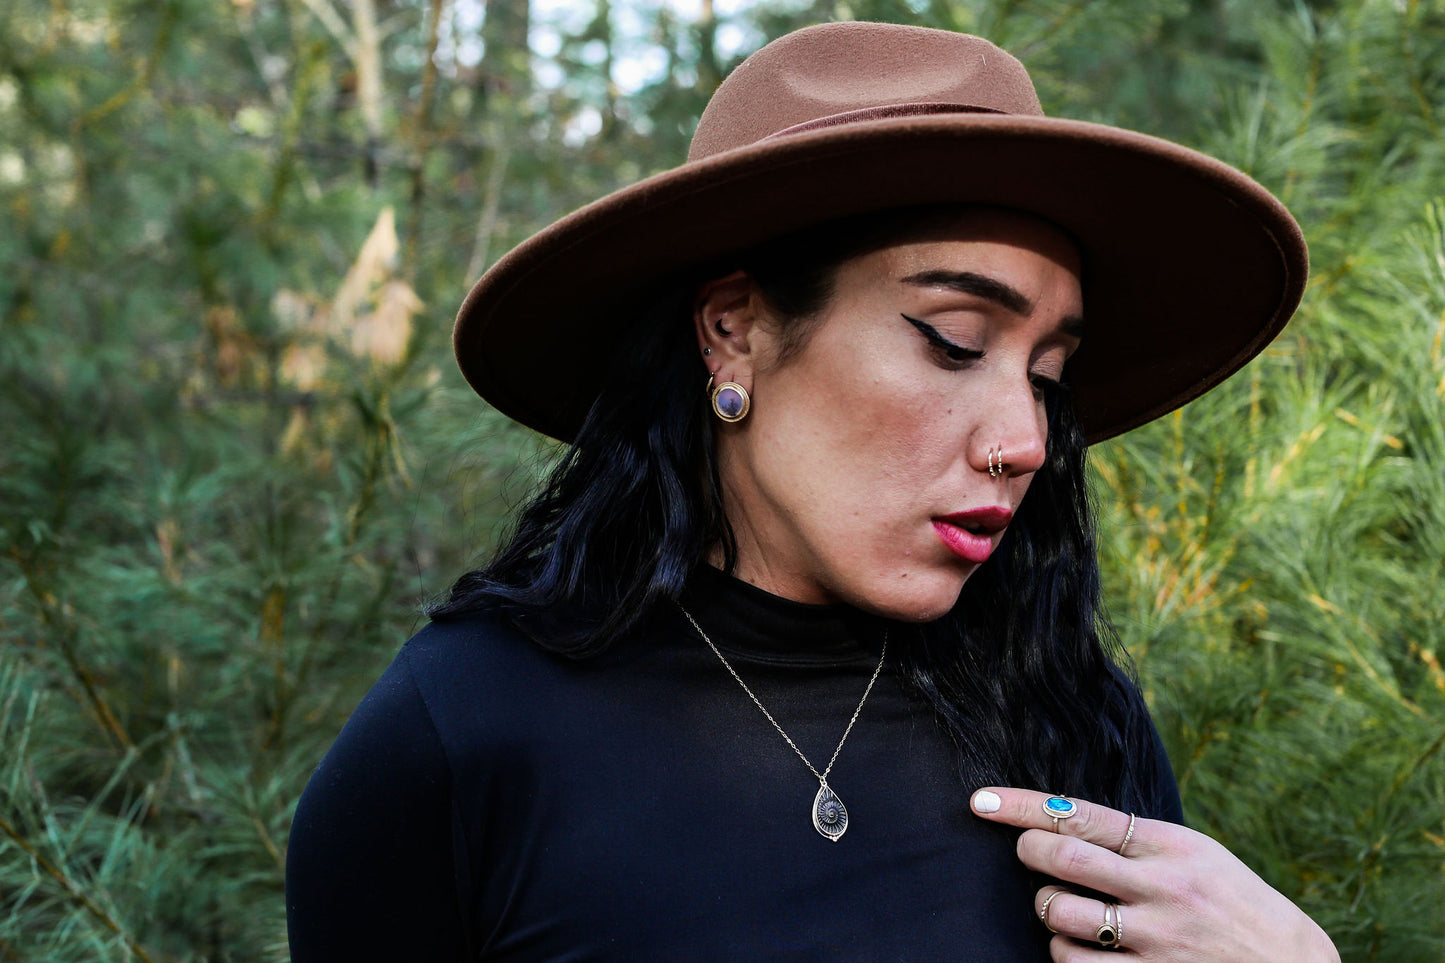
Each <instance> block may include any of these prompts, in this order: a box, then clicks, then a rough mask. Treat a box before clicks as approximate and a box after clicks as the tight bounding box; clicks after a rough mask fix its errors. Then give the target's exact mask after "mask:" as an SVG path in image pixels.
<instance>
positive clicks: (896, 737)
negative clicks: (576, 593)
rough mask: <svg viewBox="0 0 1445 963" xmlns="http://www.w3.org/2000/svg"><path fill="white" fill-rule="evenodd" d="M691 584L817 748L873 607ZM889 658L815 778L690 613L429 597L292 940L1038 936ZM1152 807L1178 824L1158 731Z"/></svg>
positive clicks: (373, 699)
mask: <svg viewBox="0 0 1445 963" xmlns="http://www.w3.org/2000/svg"><path fill="white" fill-rule="evenodd" d="M684 603H685V604H686V605H687V606H688V608H689V610H690V611H691V612H692V614H693V615H694V616H695V617H696V618H697V620H698V622H699V623H700V624H701V625H702V626H703V627H704V629H705V630H706V631H707V632H708V634H709V635H710V636H711V637H712V639H713V641H714V642H715V643H716V644H717V645H718V646H719V648H720V649H722V651H723V652H724V653H725V654H726V656H727V658H728V659H729V661H730V662H732V664H733V666H734V667H735V668H736V669H737V671H738V673H739V674H740V675H741V676H742V678H743V679H744V680H746V681H747V683H748V685H749V686H750V687H751V688H752V689H753V691H754V692H755V693H756V694H757V697H758V698H759V699H760V700H761V701H762V703H763V705H765V706H767V707H768V709H769V711H770V712H772V714H773V716H774V717H775V718H776V719H777V721H778V723H779V724H780V725H781V726H782V727H783V728H784V729H785V730H786V731H787V733H788V734H789V735H790V736H791V737H792V738H793V740H794V741H795V742H796V743H797V745H798V747H799V749H801V751H802V752H803V753H804V754H805V755H806V756H807V757H808V759H809V760H810V761H812V763H813V764H814V765H815V766H816V767H817V768H818V769H819V770H820V771H821V770H822V769H823V767H824V766H825V765H826V764H827V761H828V758H829V756H830V755H831V754H832V752H833V749H834V747H835V746H836V745H837V743H838V739H839V738H840V736H842V734H843V730H844V728H845V726H846V725H847V723H848V720H849V718H850V716H851V715H852V713H853V710H854V707H855V706H856V705H857V703H858V699H859V697H860V696H861V695H862V694H863V690H864V687H865V686H866V685H867V683H868V679H869V677H870V675H871V674H872V672H873V670H874V667H875V666H876V665H877V663H878V654H879V643H880V639H879V636H878V633H877V631H876V626H877V623H876V622H873V621H872V620H868V619H865V618H862V617H859V616H858V615H857V613H855V612H853V611H852V610H849V609H847V608H846V607H843V606H808V605H800V604H798V603H794V602H790V601H787V600H784V599H780V598H777V597H775V596H772V595H769V594H767V593H765V592H762V591H761V590H758V589H756V588H754V587H752V586H750V585H747V584H746V583H743V582H740V581H737V580H734V579H730V578H728V577H726V576H723V575H721V574H720V573H716V572H713V571H711V570H706V571H704V572H702V573H699V575H698V576H697V577H696V578H695V579H694V580H693V582H692V584H690V586H689V589H688V592H687V594H686V595H685V596H684ZM890 668H891V667H890V666H889V665H887V664H885V665H884V667H883V670H882V674H881V675H880V677H879V679H878V682H877V684H876V685H875V687H874V690H873V693H872V695H871V696H870V697H869V699H868V701H867V703H866V704H865V705H864V707H863V710H862V712H861V714H860V715H859V718H858V722H857V724H856V725H855V726H854V728H853V731H852V734H851V735H850V736H849V737H848V740H847V742H846V744H845V745H844V746H843V749H842V752H841V753H840V754H839V756H838V760H837V763H836V765H835V766H834V768H833V771H832V774H831V775H830V776H829V779H828V782H829V785H830V786H831V787H832V788H833V789H834V791H835V792H836V793H837V794H838V796H839V797H840V798H841V799H842V801H843V803H844V804H845V805H846V807H847V810H848V815H849V822H848V829H847V832H846V834H845V835H844V836H843V837H842V839H840V840H839V841H837V842H830V841H829V840H828V839H825V838H824V837H823V836H822V835H820V834H819V833H818V831H817V830H816V829H815V828H814V826H813V823H812V818H811V812H812V803H813V797H814V795H815V793H816V792H817V790H818V780H817V779H816V778H815V777H814V776H813V775H812V773H810V772H809V771H808V769H807V767H806V766H804V764H803V763H802V761H800V760H799V759H798V757H797V756H796V755H795V754H794V753H793V751H792V750H791V749H790V748H789V747H788V746H787V744H786V743H785V742H784V741H783V739H782V737H781V736H780V735H779V734H778V732H777V731H776V730H775V729H774V728H773V726H772V725H770V724H769V723H768V721H767V719H766V718H764V716H763V714H762V713H761V712H759V711H758V709H757V707H756V706H755V705H753V703H752V701H751V700H750V699H749V698H748V696H747V695H746V694H745V693H744V692H743V690H742V689H741V688H740V687H739V686H738V685H737V683H736V682H735V681H734V680H733V679H732V678H731V677H730V676H729V675H728V673H727V671H726V670H725V669H724V668H723V666H722V664H721V663H720V661H719V660H718V658H717V657H716V656H715V655H714V654H713V653H712V652H711V651H710V650H709V649H708V648H707V646H706V645H705V644H704V643H703V642H702V641H701V639H700V638H699V637H698V635H697V633H696V632H695V631H694V630H693V629H692V628H691V627H690V626H689V625H688V624H687V622H686V621H685V620H684V619H683V618H682V616H681V615H680V614H679V613H674V612H666V613H663V614H661V615H660V616H659V617H658V618H656V619H654V620H653V621H652V623H651V625H650V626H649V627H648V628H647V629H645V630H643V631H641V632H638V633H637V634H636V636H635V637H634V638H631V639H628V640H626V641H625V642H624V643H622V644H620V645H617V646H615V647H614V648H613V649H611V650H609V652H608V653H606V654H605V655H603V656H600V657H597V658H594V659H590V660H583V661H576V660H569V659H564V658H560V657H557V656H554V655H551V654H549V653H547V652H545V651H543V650H542V649H541V648H540V647H538V646H537V645H535V644H534V643H533V642H532V641H530V640H529V639H527V638H526V637H525V636H523V635H522V634H521V633H519V632H518V631H517V630H516V629H515V628H513V627H511V626H510V625H509V624H508V623H506V622H504V621H502V620H500V619H497V618H495V617H490V616H477V617H474V618H466V619H460V620H453V621H447V622H434V623H432V624H430V625H428V626H427V627H426V628H424V629H423V630H422V631H421V632H420V633H419V634H418V635H416V636H415V637H414V638H413V639H411V640H410V641H409V642H408V643H407V644H406V645H405V646H404V647H403V649H402V650H401V652H400V654H399V655H398V656H397V658H396V660H395V661H394V662H393V663H392V665H391V667H390V668H389V669H388V670H387V671H386V673H385V674H384V675H383V676H382V678H381V679H380V681H378V682H377V683H376V685H375V686H374V687H373V688H372V690H371V691H370V693H369V694H368V695H367V696H366V698H365V699H364V700H363V701H362V703H361V704H360V706H358V707H357V709H356V711H355V713H354V714H353V716H352V717H351V719H350V721H348V722H347V724H346V726H345V728H344V729H343V730H342V732H341V735H340V736H339V737H338V738H337V740H336V742H335V744H334V745H333V746H332V748H331V750H330V752H329V753H328V754H327V756H326V758H325V760H324V761H323V762H322V764H321V766H320V768H319V769H318V770H317V771H316V773H315V775H314V776H313V777H312V779H311V781H310V783H309V784H308V786H307V787H306V791H305V792H304V794H303V795H302V798H301V800H300V802H299V804H298V806H297V810H296V815H295V819H294V822H293V825H292V830H291V837H290V844H289V852H288V859H287V883H286V891H287V892H286V895H287V913H288V924H289V930H290V940H291V952H292V959H293V960H294V961H295V963H313V961H321V960H346V961H351V963H357V961H366V960H389V961H398V960H418V961H423V960H425V961H431V960H437V961H452V960H507V961H536V960H568V961H574V960H575V961H608V960H617V961H623V960H625V961H642V960H695V961H703V960H724V959H726V960H789V961H803V960H829V961H836V960H907V961H930V960H951V961H958V960H989V961H1003V960H1044V959H1047V958H1048V953H1047V948H1046V947H1047V937H1048V933H1047V932H1046V931H1045V930H1044V929H1043V927H1041V926H1040V925H1039V921H1038V919H1037V918H1036V917H1035V916H1034V913H1033V906H1032V895H1033V893H1034V891H1035V890H1036V889H1037V887H1038V885H1039V880H1038V879H1036V878H1033V877H1031V875H1030V873H1029V872H1028V871H1027V870H1026V869H1025V868H1024V867H1023V866H1022V865H1021V864H1020V863H1019V861H1018V859H1017V857H1016V855H1015V852H1014V843H1015V840H1016V837H1017V831H1015V830H1011V829H1009V828H1008V827H1002V826H998V825H995V824H991V823H987V822H985V821H983V820H980V819H978V818H977V817H975V816H973V815H972V814H971V813H970V811H969V808H968V800H969V795H970V793H971V791H972V790H973V789H974V788H976V787H973V786H966V785H964V784H963V782H962V781H961V779H960V777H959V768H958V761H957V758H956V753H955V751H954V748H953V745H952V743H951V741H950V740H949V739H948V738H947V736H946V735H945V734H944V733H943V732H942V731H941V730H940V729H939V728H938V726H937V724H936V723H935V721H934V718H933V715H932V712H931V710H930V709H929V708H928V707H927V706H926V705H924V704H923V703H922V702H921V701H919V700H918V699H917V698H916V697H915V696H913V695H911V694H910V693H909V692H907V691H906V690H905V689H904V687H903V686H902V685H901V684H900V682H899V680H898V679H897V678H896V676H894V674H893V673H892V672H891V671H890ZM1139 762H1140V764H1141V765H1145V766H1148V767H1149V769H1150V770H1151V771H1157V772H1159V773H1160V778H1159V785H1158V787H1157V793H1156V797H1157V806H1156V807H1155V811H1154V812H1153V813H1149V815H1153V816H1156V817H1158V818H1164V819H1172V820H1175V821H1182V813H1181V810H1180V805H1179V796H1178V792H1177V789H1176V788H1175V785H1174V782H1173V777H1172V774H1171V773H1170V770H1169V766H1168V761H1167V759H1165V758H1164V754H1163V750H1162V748H1161V747H1160V745H1159V744H1158V740H1157V736H1156V738H1155V740H1154V742H1153V744H1152V745H1148V746H1141V747H1140V758H1139Z"/></svg>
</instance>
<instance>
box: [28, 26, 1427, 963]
mask: <svg viewBox="0 0 1445 963" xmlns="http://www.w3.org/2000/svg"><path fill="white" fill-rule="evenodd" d="M846 18H858V19H877V20H892V21H899V22H907V23H918V24H926V25H933V26H942V27H948V28H954V29H959V30H964V31H969V32H976V33H981V34H984V35H986V36H988V37H990V38H992V39H993V40H995V41H997V42H998V43H1000V44H1001V45H1002V46H1004V47H1005V48H1007V49H1009V50H1010V51H1012V52H1013V53H1015V54H1016V55H1018V56H1019V57H1020V58H1021V59H1023V60H1024V62H1025V63H1026V64H1027V65H1028V66H1029V67H1030V69H1031V70H1032V72H1033V75H1034V77H1035V80H1036V82H1037V83H1038V86H1039V92H1040V95H1041V97H1042V100H1043V102H1044V106H1045V109H1046V110H1047V111H1048V112H1049V113H1052V114H1058V115H1064V116H1070V117H1077V118H1082V119H1088V120H1097V121H1103V122H1107V123H1114V124H1120V125H1124V126H1130V127H1134V128H1136V129H1141V130H1144V131H1147V132H1150V133H1155V134H1159V135H1162V136H1166V137H1170V138H1173V139H1177V140H1179V141H1182V142H1184V143H1187V144H1189V145H1191V146H1194V147H1198V148H1200V149H1202V150H1204V151H1207V152H1209V153H1212V154H1214V155H1216V156H1218V157H1221V158H1223V159H1224V160H1226V161H1229V162H1230V163H1232V164H1235V165H1237V166H1239V167H1241V168H1243V169H1244V170H1246V171H1248V172H1249V173H1250V174H1252V175H1253V176H1254V177H1255V178H1257V179H1258V180H1260V181H1261V182H1263V183H1264V184H1265V185H1266V186H1268V187H1269V188H1271V189H1272V190H1274V191H1275V192H1276V193H1278V194H1279V196H1280V197H1282V198H1283V199H1284V201H1285V202H1286V203H1287V204H1288V205H1289V206H1290V207H1291V208H1292V209H1293V210H1294V212H1295V213H1296V215H1297V216H1298V217H1299V219H1300V221H1301V222H1302V224H1303V225H1304V228H1305V231H1306V234H1307V236H1308V238H1309V240H1310V244H1311V249H1312V256H1313V277H1312V279H1311V283H1310V286H1309V290H1308V292H1307V294H1306V296H1305V302H1304V307H1303V309H1302V311H1301V313H1300V315H1299V317H1298V319H1297V320H1296V321H1295V323H1294V324H1293V325H1292V326H1291V327H1290V328H1289V330H1288V331H1287V332H1286V334H1285V335H1284V337H1283V338H1282V339H1281V340H1280V341H1279V342H1278V343H1277V344H1276V345H1274V346H1273V347H1272V348H1270V349H1269V351H1268V352H1267V353H1266V354H1265V355H1263V356H1262V357H1261V358H1259V359H1257V360H1256V361H1255V362H1254V363H1253V364H1251V365H1250V366H1249V367H1248V368H1247V369H1245V371H1244V372H1242V373H1241V374H1239V375H1237V376H1236V377H1235V378H1234V379H1232V380H1231V381H1230V382H1229V383H1228V384H1227V385H1226V386H1225V387H1224V388H1223V389H1221V390H1218V391H1215V392H1214V393H1212V394H1211V395H1209V396H1207V397H1206V398H1204V399H1202V400H1201V401H1199V402H1196V403H1194V404H1192V405H1190V406H1189V407H1188V408H1187V409H1186V410H1184V411H1183V412H1181V413H1178V414H1176V415H1174V416H1171V417H1168V418H1165V419H1163V420H1161V421H1159V422H1157V423H1155V424H1153V425H1151V426H1149V427H1147V428H1145V429H1143V430H1140V431H1136V432H1134V433H1132V434H1130V435H1128V436H1127V437H1125V438H1123V439H1120V440H1116V441H1113V442H1110V443H1107V444H1104V445H1101V446H1098V447H1097V448H1096V449H1095V451H1094V455H1093V465H1094V471H1095V476H1096V477H1095V481H1096V487H1097V494H1098V499H1099V504H1100V509H1101V513H1102V515H1103V527H1104V541H1103V545H1104V549H1103V552H1104V564H1105V570H1106V578H1107V590H1108V598H1109V599H1110V605H1111V611H1112V615H1113V617H1114V619H1115V621H1116V623H1117V626H1118V629H1119V631H1120V633H1121V635H1122V636H1123V639H1124V641H1125V643H1126V644H1127V645H1128V647H1129V648H1130V650H1131V651H1132V653H1133V655H1134V658H1135V659H1136V660H1137V663H1138V666H1139V669H1140V672H1141V676H1142V678H1143V680H1144V683H1145V685H1146V690H1147V694H1148V696H1149V699H1150V701H1151V703H1152V705H1153V706H1154V708H1155V710H1156V713H1157V716H1158V719H1159V723H1160V726H1161V728H1162V731H1163V733H1164V736H1165V739H1166V740H1167V742H1168V745H1169V748H1170V751H1171V754H1172V756H1173V759H1174V762H1175V765H1176V767H1177V770H1178V775H1179V778H1180V782H1181V785H1182V788H1183V793H1184V798H1185V804H1186V809H1187V812H1188V815H1189V818H1190V820H1191V821H1192V823H1193V825H1195V826H1196V827H1197V828H1200V829H1203V830H1205V831H1208V832H1210V833H1212V834H1213V835H1215V836H1217V837H1218V838H1220V839H1221V840H1223V841H1224V842H1225V843H1226V844H1227V845H1229V846H1230V847H1231V848H1232V849H1234V850H1235V851H1236V852H1237V853H1239V854H1240V855H1241V856H1242V857H1243V858H1244V859H1245V860H1246V861H1248V862H1249V863H1250V864H1251V865H1252V866H1254V867H1255V868H1256V869H1257V870H1258V871H1259V872H1261V873H1262V874H1263V875H1264V876H1265V877H1266V878H1267V879H1268V880H1269V881H1270V882H1271V883H1273V884H1274V885H1275V886H1276V887H1278V888H1279V889H1281V890H1282V891H1283V892H1285V893H1286V894H1288V895H1289V896H1291V897H1292V898H1294V899H1295V900H1297V901H1299V902H1300V903H1301V904H1302V905H1303V906H1304V907H1305V908H1306V909H1307V910H1308V911H1309V912H1311V913H1312V914H1313V915H1314V916H1315V917H1316V918H1317V919H1319V920H1320V921H1321V922H1322V923H1323V924H1324V925H1325V926H1326V927H1327V928H1328V929H1329V931H1330V932H1331V933H1332V934H1333V936H1334V938H1335V939H1336V941H1337V942H1338V943H1339V945H1340V947H1341V949H1342V951H1343V952H1344V956H1345V958H1346V959H1347V960H1381V961H1384V960H1406V961H1420V960H1441V959H1445V753H1442V752H1441V746H1442V741H1445V672H1442V669H1441V665H1440V657H1441V656H1442V654H1445V135H1442V125H1445V4H1442V2H1440V0H1109V2H1103V0H1093V2H1083V0H855V2H843V0H837V2H834V0H811V2H809V0H794V2H772V3H758V2H748V0H668V2H664V0H585V2H584V0H576V2H561V0H532V2H531V3H528V2H525V0H5V2H4V3H3V4H0V961H4V960H27V961H28V960H36V961H47V963H64V961H72V960H74V961H79V960H86V961H95V960H105V961H110V960H116V961H119V960H147V961H156V963H160V961H203V960H204V961H251V960H284V959H286V957H287V951H286V946H285V917H284V905H283V900H282V866H283V862H284V858H285V850H286V838H287V828H288V825H289V819H290V813H291V810H292V807H293V805H294V803H295V800H296V797H297V795H298V794H299V792H300V790H301V788H302V786H303V785H304V783H305V781H306V779H307V777H308V775H309V774H310V772H311V769H312V768H313V766H314V765H315V764H316V763H317V761H318V760H319V759H320V757H321V756H322V754H323V753H324V751H325V749H326V747H327V746H328V745H329V743H330V741H331V739H332V738H333V737H334V736H335V734H336V732H337V730H338V729H339V728H340V726H341V723H342V722H343V720H344V719H345V718H346V716H347V714H348V713H349V711H350V710H351V708H352V707H353V706H354V705H355V703H356V701H357V700H358V699H359V697H360V696H361V694H362V693H363V692H364V691H365V689H366V687H367V686H368V685H369V684H370V682H371V681H372V680H373V679H374V678H375V677H376V675H377V674H378V673H379V672H380V670H381V669H382V667H383V666H384V665H385V664H386V663H387V662H388V661H389V660H390V659H391V657H392V656H393V654H394V652H395V651H396V649H397V647H398V646H399V645H400V643H401V642H402V641H403V640H404V639H405V638H406V637H407V636H408V635H409V634H410V633H411V632H412V631H414V630H415V629H416V628H417V627H418V625H419V623H420V621H421V616H420V615H419V614H418V613H419V606H420V605H421V604H422V603H424V602H425V601H426V600H427V599H428V598H429V597H430V596H431V595H433V594H434V593H436V592H438V591H440V590H442V589H444V588H445V587H446V586H447V585H448V584H449V583H450V581H451V580H452V579H453V578H454V577H455V576H456V575H458V574H459V573H460V572H462V571H463V570H464V569H466V568H468V567H469V566H470V565H471V563H473V562H474V561H475V560H476V559H477V557H478V556H479V555H480V554H481V553H483V552H485V550H486V549H487V547H488V546H489V545H490V544H492V542H493V540H494V539H495V537H496V534H497V532H498V530H499V526H500V525H502V524H503V520H504V518H505V515H506V513H507V511H508V508H509V506H512V505H515V504H516V502H517V500H518V499H519V498H520V497H521V496H522V495H523V494H525V493H526V492H527V491H528V490H529V488H530V486H531V485H532V484H533V483H534V482H535V480H536V478H537V476H538V473H539V472H541V471H542V470H544V469H545V467H546V465H547V464H548V461H549V458H550V457H552V455H553V453H554V452H553V448H552V446H551V444H550V443H549V442H547V441H546V440H545V439H541V438H538V437H536V436H534V435H532V434H530V433H529V432H527V431H526V430H524V429H520V428H517V427H515V426H512V425H509V424H507V423H506V422H505V421H504V420H503V419H501V418H500V417H499V416H497V415H495V414H494V413H493V412H490V411H488V410H487V409H486V407H485V405H483V404H482V403H481V402H480V401H479V400H478V399H477V398H476V397H475V396H473V395H472V394H471V392H470V391H469V390H468V389H467V388H466V387H465V385H464V384H463V382H462V380H461V378H460V376H459V375H458V374H457V372H456V370H455V367H454V364H453V362H452V361H451V358H450V344H449V337H448V336H449V332H450V322H451V317H452V314H453V312H454V310H455V307H456V305H457V304H459V302H460V300H461V297H462V295H463V293H464V292H465V290H466V287H467V286H468V284H469V283H470V282H471V281H472V280H474V279H475V278H476V277H477V276H478V275H479V274H480V273H481V271H482V270H483V269H484V268H485V267H486V266H487V265H488V264H489V263H490V262H491V261H492V260H494V259H495V258H496V257H497V256H498V255H500V254H501V253H502V252H504V251H505V250H506V249H507V248H508V247H510V246H511V245H512V244H514V243H516V242H517V241H519V240H521V239H522V238H524V237H525V236H527V235H528V234H529V233H531V232H532V231H533V230H535V229H537V228H539V227H541V226H542V225H544V224H546V223H547V222H549V221H551V220H552V219H554V218H556V217H557V216H559V215H561V214H563V213H565V212H566V211H568V210H570V209H572V208H574V207H576V206H578V205H580V204H582V203H584V202H586V201H589V200H591V199H594V198H596V197H598V196H600V195H602V194H603V193H605V192H607V191H608V190H610V189H612V188H614V187H617V186H619V185H622V184H624V183H627V182H631V181H633V180H635V179H637V178H639V177H640V176H643V175H646V174H648V173H651V172H655V171H658V170H662V169H665V168H667V167H670V166H673V165H675V164H677V163H679V162H680V161H681V159H682V158H683V156H684V154H685V149H686V143H687V140H688V137H689V135H690V133H691V129H692V126H693V124H694V121H695V118H696V116H697V114H698V113H699V111H700V109H701V107H702V105H703V104H704V102H705V101H706V98H707V97H708V95H709V93H710V92H711V91H712V89H713V88H714V86H715V85H716V84H717V82H718V80H719V79H720V78H721V77H722V76H723V75H724V73H725V72H726V71H727V70H728V69H729V68H730V67H731V66H733V65H734V64H736V63H737V62H739V61H740V60H741V59H742V58H743V57H744V56H746V54H747V53H748V52H750V51H751V50H753V49H756V48H757V47H758V46H760V45H761V44H762V43H764V42H765V41H767V40H768V39H771V38H772V37H775V36H777V35H779V34H781V33H783V32H785V31H786V30H788V29H790V28H792V27H794V26H798V25H802V24H805V23H811V22H817V21H821V20H828V19H846ZM1220 283H1221V284H1227V283H1229V282H1228V279H1227V278H1221V279H1220Z"/></svg>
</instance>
